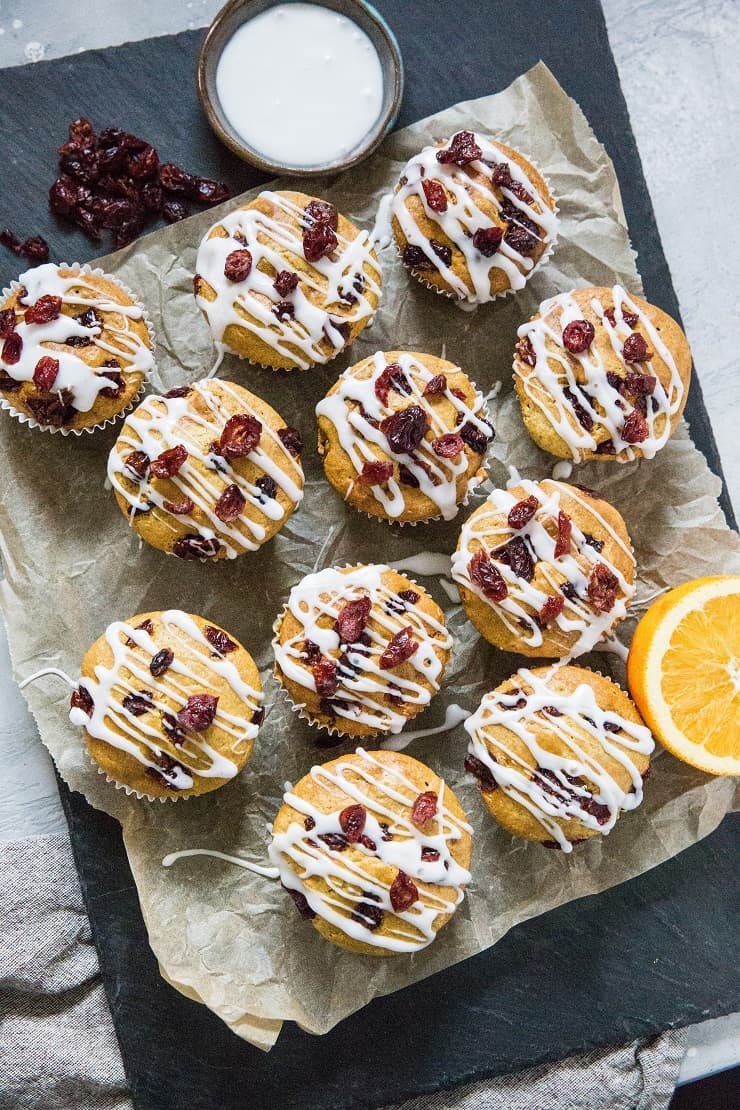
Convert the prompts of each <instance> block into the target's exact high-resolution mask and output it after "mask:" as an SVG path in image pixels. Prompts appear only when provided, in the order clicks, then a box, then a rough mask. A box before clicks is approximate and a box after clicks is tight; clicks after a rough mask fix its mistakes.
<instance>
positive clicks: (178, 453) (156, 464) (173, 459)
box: [150, 443, 188, 478]
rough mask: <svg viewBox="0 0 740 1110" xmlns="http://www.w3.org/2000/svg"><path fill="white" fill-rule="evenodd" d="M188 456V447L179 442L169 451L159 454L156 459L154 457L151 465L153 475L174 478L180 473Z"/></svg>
mask: <svg viewBox="0 0 740 1110" xmlns="http://www.w3.org/2000/svg"><path fill="white" fill-rule="evenodd" d="M187 457H188V450H187V447H184V446H183V444H182V443H178V444H177V445H176V446H175V447H171V448H170V449H169V450H168V451H163V452H162V454H161V455H157V457H156V459H152V462H151V467H150V470H151V474H152V476H153V477H154V478H172V477H173V476H174V475H175V474H177V473H178V471H179V470H180V468H181V467H182V465H183V463H184V462H185V460H186V459H187Z"/></svg>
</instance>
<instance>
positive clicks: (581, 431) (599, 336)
mask: <svg viewBox="0 0 740 1110" xmlns="http://www.w3.org/2000/svg"><path fill="white" fill-rule="evenodd" d="M518 334H519V342H518V344H517V348H516V356H515V359H514V384H515V386H516V391H517V394H518V396H519V401H520V403H521V407H522V418H523V420H524V424H525V426H526V428H527V431H528V432H529V434H530V435H531V437H532V439H533V440H534V441H535V443H536V444H537V445H538V446H539V447H541V448H542V449H543V450H544V451H549V453H550V454H551V455H557V456H558V457H559V458H563V459H573V460H575V461H576V462H578V461H580V460H582V459H603V460H605V461H607V462H608V461H610V460H611V461H615V462H629V461H630V460H631V459H637V458H641V457H644V458H646V459H651V458H653V456H654V455H655V453H656V452H657V451H659V450H660V448H661V447H663V446H665V444H666V443H667V442H668V439H669V437H670V435H671V433H672V432H673V430H674V429H675V427H676V425H677V424H678V421H679V419H680V417H681V413H682V412H683V409H684V405H685V404H686V398H687V397H688V392H689V379H690V377H691V351H690V350H689V345H688V342H687V339H686V336H685V335H684V333H683V331H682V330H681V328H680V327H679V325H678V324H677V323H676V321H675V320H673V319H671V317H670V316H668V315H667V314H666V313H665V312H662V311H661V309H659V308H655V306H654V305H651V304H648V303H647V301H644V300H642V298H640V297H634V296H630V295H628V294H627V293H625V291H624V289H622V288H621V286H619V285H615V286H614V288H613V289H604V288H592V289H575V290H574V291H573V292H572V293H562V294H560V295H559V296H557V297H552V298H550V300H547V301H544V302H543V303H542V304H541V305H540V309H539V312H538V313H537V315H536V316H533V317H532V319H531V320H530V321H529V323H527V324H523V325H522V326H521V327H520V328H519V332H518Z"/></svg>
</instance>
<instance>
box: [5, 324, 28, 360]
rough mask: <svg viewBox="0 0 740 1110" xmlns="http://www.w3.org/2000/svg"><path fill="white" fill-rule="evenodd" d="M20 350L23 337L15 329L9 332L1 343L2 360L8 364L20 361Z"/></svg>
mask: <svg viewBox="0 0 740 1110" xmlns="http://www.w3.org/2000/svg"><path fill="white" fill-rule="evenodd" d="M22 350H23V339H22V338H21V336H20V335H19V334H18V332H17V331H14V332H11V334H10V335H9V336H7V338H6V340H5V342H4V343H3V353H2V359H3V362H4V363H6V364H7V365H8V366H15V364H16V363H17V362H19V361H20V357H21V351H22Z"/></svg>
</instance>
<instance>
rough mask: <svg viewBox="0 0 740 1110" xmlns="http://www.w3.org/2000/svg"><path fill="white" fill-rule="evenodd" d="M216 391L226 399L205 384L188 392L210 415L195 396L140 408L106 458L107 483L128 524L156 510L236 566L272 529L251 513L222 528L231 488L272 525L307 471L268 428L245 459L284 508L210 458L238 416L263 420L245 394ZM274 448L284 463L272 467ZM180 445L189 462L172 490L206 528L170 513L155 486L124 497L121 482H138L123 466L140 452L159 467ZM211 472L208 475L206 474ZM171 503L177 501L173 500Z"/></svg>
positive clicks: (297, 494) (225, 387) (295, 498)
mask: <svg viewBox="0 0 740 1110" xmlns="http://www.w3.org/2000/svg"><path fill="white" fill-rule="evenodd" d="M218 384H219V389H220V390H221V391H222V392H223V393H225V394H226V398H225V399H224V398H223V397H220V396H219V395H218V394H217V392H216V391H215V390H214V389H213V388H212V387H211V386H210V384H209V381H208V379H206V380H205V381H202V382H195V383H194V384H193V385H191V386H190V389H191V390H192V391H193V393H197V394H198V396H199V397H200V398H201V399H202V401H203V402H204V403H205V405H206V407H207V412H206V413H201V412H198V411H196V409H195V408H194V407H193V405H192V399H191V397H190V396H185V397H160V396H158V395H152V396H150V397H147V398H146V400H145V401H143V403H142V404H141V405H139V407H138V408H137V409H136V410H135V411H134V412H133V413H131V414H130V415H129V416H128V417H127V418H126V423H125V425H124V427H123V429H122V431H121V434H120V436H119V437H118V440H117V441H116V443H115V445H114V446H113V448H112V450H111V452H110V455H109V456H108V479H109V481H110V483H111V485H112V486H113V488H114V489H115V490H116V491H117V492H118V493H120V494H121V496H122V497H124V498H125V499H126V501H127V502H128V504H129V505H130V506H131V512H130V516H129V520H130V521H131V520H132V519H133V516H134V515H135V513H136V512H147V511H148V510H149V508H150V507H151V506H155V507H156V508H157V509H159V510H161V514H162V515H161V517H160V520H161V521H162V523H163V524H164V525H166V526H167V527H170V528H171V530H172V532H173V533H175V534H178V533H179V529H178V528H177V527H176V526H175V525H174V523H173V522H174V521H177V522H178V523H179V524H180V525H184V526H186V527H187V530H188V532H189V533H193V534H197V535H200V536H202V537H203V538H204V539H212V538H217V539H218V540H219V541H220V542H221V543H222V544H223V547H224V549H225V553H226V557H227V558H229V559H235V558H236V557H237V555H240V554H242V552H244V551H256V550H257V548H258V547H259V546H260V545H261V544H262V543H263V542H264V540H265V537H266V535H267V529H266V528H265V525H264V523H262V522H261V521H260V520H259V519H258V520H252V519H250V517H249V516H247V515H246V512H242V514H241V515H240V516H239V517H237V519H236V520H234V521H231V522H225V521H222V520H220V519H219V517H218V516H217V515H216V512H215V509H216V502H217V501H218V499H219V497H220V496H221V494H222V493H223V492H224V490H225V489H226V488H227V486H230V485H236V486H238V488H239V490H240V491H241V493H242V495H243V496H244V498H245V500H246V505H245V510H246V509H247V508H249V509H252V510H254V509H257V510H258V511H259V513H260V514H262V516H263V517H266V518H268V519H269V520H273V521H282V520H284V519H286V518H287V517H288V516H289V515H290V513H291V512H292V511H293V509H294V508H295V507H296V506H297V505H298V504H300V502H301V499H302V498H303V469H302V467H301V462H300V459H298V458H295V457H294V456H293V455H292V454H291V453H290V451H288V449H287V448H286V447H285V446H284V444H283V442H282V440H281V439H280V436H279V435H278V434H277V431H274V430H273V429H272V428H270V427H269V426H268V424H266V423H265V422H264V420H263V421H261V423H262V433H261V436H260V442H259V443H258V445H257V446H256V447H255V449H254V450H253V451H250V453H249V455H247V456H246V458H247V459H249V460H250V461H251V462H253V463H254V464H255V465H256V466H258V467H259V469H260V470H261V471H262V473H263V474H266V475H267V476H268V477H270V478H272V479H273V481H274V482H275V485H276V486H277V488H278V489H280V490H282V491H283V493H284V494H285V496H286V497H287V498H288V500H289V501H290V505H289V506H287V507H286V508H283V506H281V504H280V502H279V501H278V499H277V497H268V496H267V495H266V494H265V493H263V491H262V490H261V489H260V488H259V486H257V485H255V484H254V483H253V482H251V481H248V480H247V479H246V478H245V477H244V476H243V475H242V474H239V473H238V471H237V470H236V468H235V467H233V466H232V464H231V462H230V460H229V459H227V458H225V457H224V456H223V455H216V454H214V453H213V452H212V451H210V450H209V449H208V448H209V445H210V444H211V443H212V442H213V441H214V440H216V441H218V440H219V438H220V436H221V433H222V431H223V429H224V425H225V424H226V422H227V420H228V419H229V418H230V417H231V416H233V415H235V414H236V413H247V414H248V415H251V416H255V417H257V418H258V419H259V418H260V417H259V413H258V411H257V410H256V409H254V408H252V406H251V405H250V404H249V403H248V401H247V399H246V398H245V396H244V393H243V392H241V391H237V390H236V389H234V388H233V387H232V386H231V385H230V384H229V383H228V382H223V381H220V382H219V383H218ZM266 440H267V441H269V443H270V447H271V449H272V451H273V452H274V451H277V452H278V457H279V462H275V461H274V460H273V459H271V458H270V455H269V454H268V453H267V451H266V450H265V448H264V443H265V441H266ZM177 444H182V445H183V446H184V447H185V448H186V449H187V451H188V458H187V459H186V460H185V462H184V463H183V465H182V467H181V468H180V470H179V471H178V472H177V474H175V475H173V476H172V477H171V478H169V479H168V481H169V482H173V483H174V484H175V485H176V486H177V488H178V490H179V492H180V494H181V495H182V498H190V500H191V501H192V502H193V506H194V510H195V509H199V510H200V511H201V512H202V513H203V514H204V515H205V516H206V517H207V520H208V523H207V524H203V523H202V522H201V523H198V522H197V521H196V520H195V519H194V518H193V516H192V515H190V514H187V513H185V514H178V515H177V516H176V517H173V516H172V515H171V514H170V513H169V512H168V511H167V510H166V509H165V508H164V502H165V500H168V498H167V497H165V496H164V495H163V494H162V493H161V492H159V491H158V490H157V488H156V486H155V485H154V484H153V483H152V482H151V481H148V480H147V479H143V480H142V481H141V482H140V483H135V488H134V489H133V490H132V489H127V488H126V485H125V483H124V482H123V481H122V478H128V479H129V481H130V482H131V481H133V475H132V474H131V472H130V470H128V469H127V468H126V465H125V460H126V458H127V457H128V455H129V454H130V453H131V452H132V451H143V452H144V453H145V454H146V455H148V456H149V458H150V459H155V458H156V457H157V455H159V454H161V453H162V452H163V451H167V450H171V449H172V448H173V447H175V446H176V445H177ZM203 468H206V473H203ZM169 500H172V498H171V497H170V498H169Z"/></svg>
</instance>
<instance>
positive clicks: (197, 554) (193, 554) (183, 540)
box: [172, 534, 221, 559]
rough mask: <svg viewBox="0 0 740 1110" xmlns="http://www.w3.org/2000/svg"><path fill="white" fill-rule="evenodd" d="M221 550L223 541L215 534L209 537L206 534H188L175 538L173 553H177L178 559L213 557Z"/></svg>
mask: <svg viewBox="0 0 740 1110" xmlns="http://www.w3.org/2000/svg"><path fill="white" fill-rule="evenodd" d="M220 550H221V543H220V541H219V540H217V539H216V538H215V537H214V536H211V537H210V538H208V539H207V538H206V537H205V536H198V535H193V534H188V535H187V536H181V537H180V539H179V540H175V543H174V544H173V547H172V554H173V555H177V557H178V559H211V558H213V556H214V555H218V553H219V551H220Z"/></svg>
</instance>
